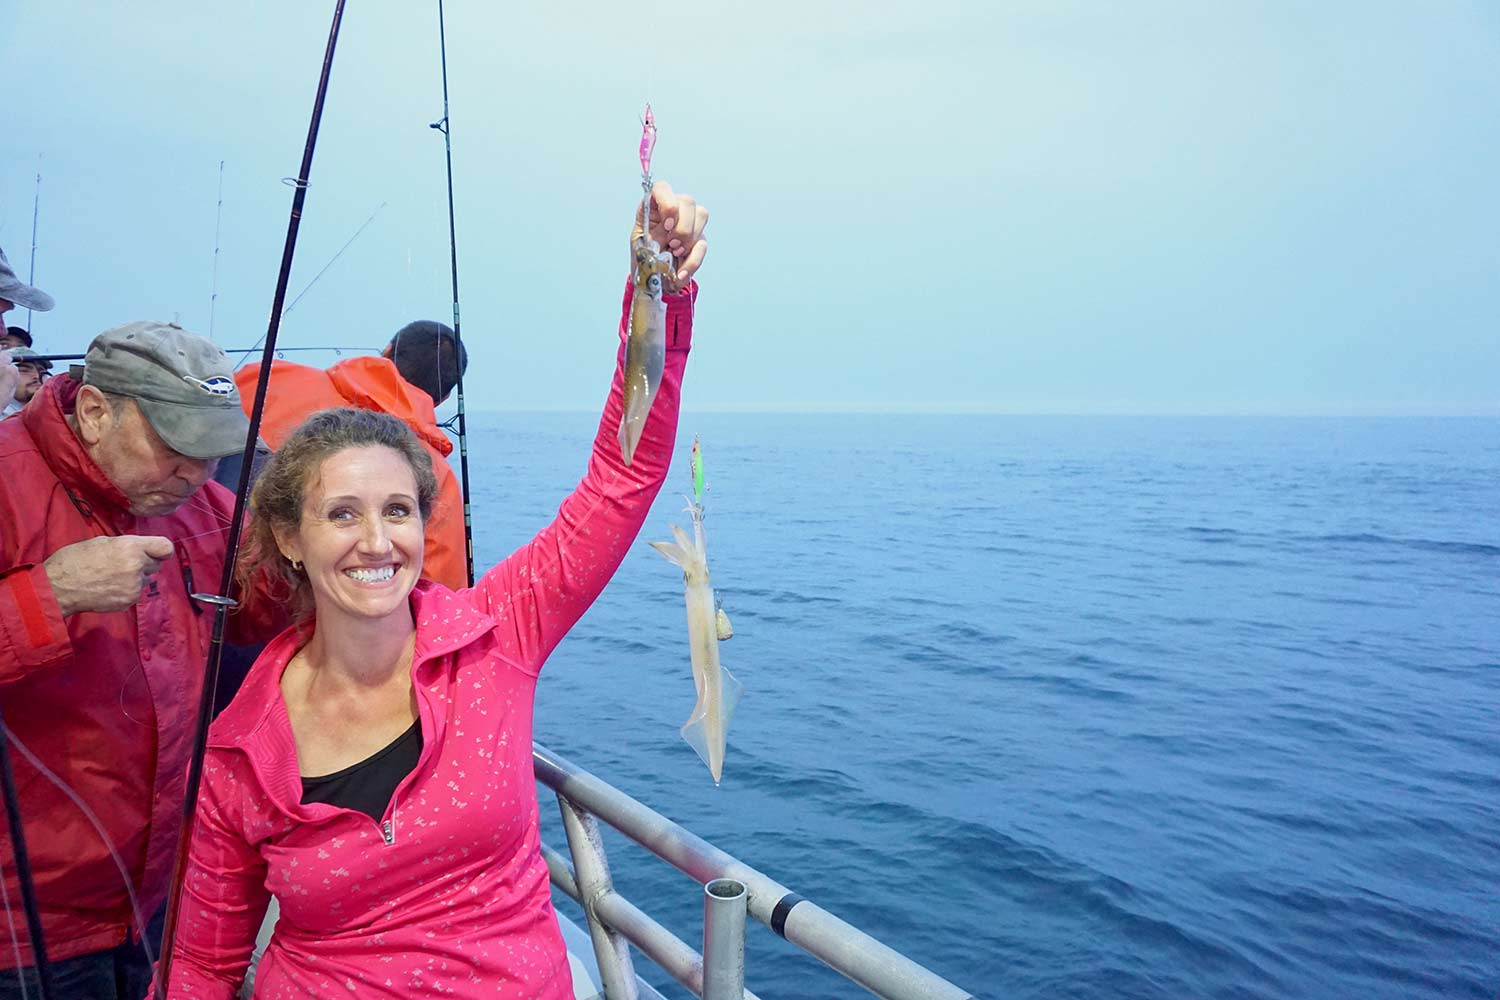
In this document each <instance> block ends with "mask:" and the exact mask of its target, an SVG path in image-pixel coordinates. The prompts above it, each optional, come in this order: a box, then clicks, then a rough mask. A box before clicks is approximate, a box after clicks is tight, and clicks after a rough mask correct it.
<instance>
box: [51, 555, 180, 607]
mask: <svg viewBox="0 0 1500 1000" xmlns="http://www.w3.org/2000/svg"><path fill="white" fill-rule="evenodd" d="M171 555H172V540H171V539H170V538H163V537H161V536H160V535H118V536H114V537H106V538H90V539H89V540H88V541H86V542H75V543H73V544H72V545H64V546H63V547H62V548H60V549H58V550H57V551H56V552H54V553H52V555H51V556H50V557H49V558H48V559H47V561H46V562H44V563H42V568H43V569H44V570H46V571H47V580H48V581H49V582H50V583H51V584H52V593H53V594H54V595H56V597H57V604H58V606H59V607H61V608H62V613H63V615H64V617H66V616H67V615H75V614H77V613H78V612H80V611H123V610H124V609H125V608H128V607H130V606H131V605H132V604H134V603H135V602H136V601H138V600H140V598H141V588H142V587H144V586H145V585H146V581H147V580H148V579H150V578H151V576H152V575H153V574H154V573H155V572H156V571H157V570H158V569H160V568H161V564H162V561H163V560H164V559H168V558H170V557H171Z"/></svg>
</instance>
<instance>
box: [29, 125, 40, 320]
mask: <svg viewBox="0 0 1500 1000" xmlns="http://www.w3.org/2000/svg"><path fill="white" fill-rule="evenodd" d="M41 209H42V154H41V153H38V154H36V196H35V197H34V198H32V200H31V266H30V267H28V268H27V270H26V284H28V285H35V284H36V219H37V215H38V213H40V212H41ZM26 329H27V330H30V329H31V307H30V306H27V307H26Z"/></svg>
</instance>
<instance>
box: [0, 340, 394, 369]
mask: <svg viewBox="0 0 1500 1000" xmlns="http://www.w3.org/2000/svg"><path fill="white" fill-rule="evenodd" d="M257 346H259V345H257ZM248 350H250V351H253V350H255V348H254V347H251V348H249V349H248ZM239 351H240V348H238V347H226V348H225V349H224V353H225V354H235V353H238V352H239ZM289 351H332V352H333V353H335V354H339V355H342V354H343V353H344V352H345V351H349V352H351V353H355V352H360V351H368V352H369V353H371V354H379V353H380V350H379V348H375V347H350V346H348V345H346V344H345V345H339V346H337V347H335V346H334V345H332V344H330V345H328V346H326V347H281V346H279V345H278V346H277V348H276V356H277V357H280V356H281V355H283V354H286V353H287V352H289ZM87 356H88V355H86V354H28V355H23V356H22V357H19V358H15V359H14V360H13V361H12V362H11V363H12V364H17V365H29V364H32V363H36V364H40V363H42V362H43V361H47V362H52V361H82V360H83V359H84V358H86V357H87Z"/></svg>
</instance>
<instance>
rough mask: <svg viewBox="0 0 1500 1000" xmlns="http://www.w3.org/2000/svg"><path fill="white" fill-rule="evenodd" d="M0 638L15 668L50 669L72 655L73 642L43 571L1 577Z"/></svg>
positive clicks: (20, 569) (20, 568)
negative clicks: (4, 640) (5, 645)
mask: <svg viewBox="0 0 1500 1000" xmlns="http://www.w3.org/2000/svg"><path fill="white" fill-rule="evenodd" d="M0 634H4V636H5V639H6V644H7V645H8V646H9V650H10V654H11V656H14V657H15V660H14V662H15V664H16V665H17V666H19V667H22V668H24V669H32V668H37V667H49V666H52V665H53V664H55V663H60V662H62V661H63V660H65V659H67V658H68V657H69V656H71V655H72V653H73V642H72V640H71V639H70V638H69V637H68V628H67V625H66V624H65V623H64V621H63V613H62V608H61V607H60V606H59V605H58V603H57V595H56V594H54V593H53V592H52V582H51V581H50V580H48V579H47V570H46V567H44V566H41V565H33V566H18V567H16V568H15V569H13V570H11V571H9V572H7V573H4V574H0Z"/></svg>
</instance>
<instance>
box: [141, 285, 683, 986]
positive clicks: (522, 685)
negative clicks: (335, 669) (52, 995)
mask: <svg viewBox="0 0 1500 1000" xmlns="http://www.w3.org/2000/svg"><path fill="white" fill-rule="evenodd" d="M626 303H627V310H628V303H629V296H628V295H627V297H626ZM668 303H669V304H668V308H667V331H668V349H667V359H666V370H665V373H664V377H663V380H662V386H661V392H660V394H659V395H658V396H657V397H656V401H655V404H654V405H653V407H652V412H651V417H650V419H649V420H648V421H647V423H646V427H645V433H644V435H643V436H642V438H641V443H640V446H639V449H638V450H637V451H636V453H635V456H634V462H633V464H632V465H631V467H630V468H626V467H625V465H624V464H623V463H622V461H621V459H620V445H619V442H618V440H617V438H616V432H617V430H618V428H619V426H620V416H621V413H622V406H621V387H622V385H623V377H622V372H623V367H622V366H621V365H619V364H617V366H616V369H615V379H614V386H613V388H612V390H611V392H610V396H609V401H608V403H607V404H606V406H605V409H604V417H603V420H602V421H601V423H600V425H599V431H598V434H597V435H596V437H595V439H594V450H593V456H592V458H591V460H590V461H589V465H588V471H587V473H586V474H585V476H584V479H583V482H582V483H580V484H579V486H578V488H577V489H576V490H574V491H573V493H572V495H570V496H569V497H568V498H567V499H566V500H564V501H563V504H562V507H561V508H560V509H559V511H558V514H557V518H556V519H555V520H554V521H553V522H552V523H551V524H550V525H548V526H547V527H546V528H544V529H542V531H541V533H540V534H538V535H537V536H536V537H535V538H534V539H532V540H531V541H530V542H528V543H527V544H526V545H524V546H522V547H521V548H520V549H518V550H516V552H514V553H513V554H511V555H510V556H509V557H508V558H507V559H505V561H504V562H502V563H500V564H499V565H498V566H496V567H495V568H494V569H491V570H490V571H489V572H488V573H486V574H485V575H484V577H483V578H482V579H481V580H480V581H479V584H478V586H476V587H475V588H474V589H473V590H464V591H460V592H458V593H454V592H452V591H450V590H448V589H447V588H446V587H442V586H439V585H436V584H431V583H420V584H418V586H417V589H416V590H415V591H413V593H412V596H411V604H412V612H413V616H414V618H415V620H416V633H417V634H416V645H415V652H414V653H413V657H412V667H411V672H412V682H413V685H414V687H415V691H416V700H417V713H418V717H419V720H420V725H421V727H422V753H421V757H420V759H419V760H418V762H417V765H416V768H415V769H414V770H413V771H412V772H411V774H409V775H408V776H407V777H406V778H405V779H403V780H402V782H401V784H400V785H399V786H398V787H397V789H396V792H395V795H394V796H393V798H392V801H391V803H390V805H389V806H387V808H386V812H385V815H384V817H383V818H382V820H381V821H380V822H378V823H377V822H376V821H374V820H372V819H371V818H370V817H369V816H368V815H367V814H365V813H362V812H356V811H354V810H352V809H343V808H339V807H336V806H331V805H327V804H324V803H313V804H309V805H303V804H302V803H301V800H302V779H301V776H300V775H299V773H298V767H297V752H296V746H295V742H294V739H293V736H292V728H291V723H290V722H289V721H288V718H287V711H286V702H285V701H284V700H283V699H282V697H281V675H282V672H283V671H284V670H285V669H286V665H287V663H288V661H289V660H290V659H291V658H292V656H293V655H294V654H295V653H296V652H297V650H298V649H299V648H301V646H302V645H303V644H304V643H305V642H306V640H307V635H308V632H307V631H306V630H305V629H292V630H289V631H287V632H285V633H283V634H282V635H281V637H280V638H278V639H277V640H276V641H274V642H273V643H271V645H269V646H267V647H266V649H265V651H264V652H263V653H262V654H261V656H260V658H259V659H258V660H257V661H256V663H255V666H254V667H253V668H251V671H250V675H249V677H248V678H246V680H245V683H244V686H243V687H241V688H240V692H239V694H238V695H236V696H235V699H234V701H233V703H231V704H230V706H229V708H228V709H226V710H225V712H224V714H223V715H221V716H220V717H219V719H218V720H217V721H216V722H215V723H214V726H213V729H212V731H211V732H210V734H209V751H208V756H207V758H206V759H205V762H204V771H203V791H202V795H201V796H200V798H199V801H198V820H197V824H196V826H195V832H194V835H193V843H192V853H191V856H190V860H189V865H188V874H187V882H186V884H185V887H184V891H185V892H186V893H187V896H186V897H185V898H184V899H183V903H182V910H181V914H182V924H181V926H180V927H179V929H178V933H177V947H176V949H175V951H174V963H173V972H172V983H171V992H170V996H171V997H172V998H174V1000H188V998H191V1000H228V998H230V997H232V996H234V995H235V991H236V990H237V989H238V987H239V983H240V981H241V979H242V978H243V977H244V973H245V967H246V964H247V962H248V961H249V958H250V952H251V947H252V945H253V944H254V942H255V936H256V931H257V930H258V928H259V927H260V923H261V920H262V917H263V916H264V914H265V911H266V905H267V902H268V900H269V898H270V897H271V896H272V895H274V896H275V897H276V898H277V900H278V901H279V903H280V905H281V916H280V919H279V921H278V922H277V924H276V930H275V934H274V935H273V937H272V938H271V942H270V945H269V946H268V947H267V949H266V952H265V955H264V957H263V958H262V959H261V962H260V965H259V967H258V968H257V970H256V977H255V996H256V997H258V998H262V1000H305V998H308V997H335V996H337V997H344V996H358V997H367V998H376V1000H379V998H387V1000H396V998H400V1000H406V998H409V997H418V996H444V997H454V998H458V1000H466V998H484V1000H495V998H511V1000H521V998H525V1000H564V998H571V997H572V996H573V990H572V987H571V983H570V976H569V972H568V958H567V953H566V950H565V949H564V947H563V941H562V936H561V934H560V933H559V932H558V927H557V919H556V916H555V914H554V913H553V911H552V903H551V895H550V889H549V883H548V877H547V865H546V863H545V862H544V861H543V860H542V856H541V850H540V839H539V834H538V829H537V819H538V814H537V797H536V782H535V779H534V777H533V774H532V766H531V732H532V707H533V698H534V694H535V691H536V681H537V675H538V673H539V672H540V670H541V668H542V664H543V662H544V661H545V660H546V659H547V656H548V655H549V654H550V653H551V652H552V649H553V647H555V646H556V645H557V643H558V642H559V641H560V640H561V639H562V637H563V635H564V634H565V633H566V632H567V631H568V629H570V628H571V627H572V626H573V623H574V622H576V621H577V620H578V619H579V617H580V616H581V615H582V614H583V613H584V611H586V610H587V609H588V607H589V605H590V604H592V603H593V601H594V598H595V597H597V596H598V595H599V592H600V591H601V590H603V589H604V586H605V584H606V583H608V582H609V579H610V577H611V576H612V575H613V574H614V571H615V568H616V567H617V566H619V564H620V560H621V559H622V558H624V556H625V553H626V551H627V550H628V549H629V547H630V546H631V545H632V544H633V543H634V541H635V538H636V535H637V534H638V533H639V532H640V529H641V525H642V523H643V522H644V521H645V518H646V514H647V511H648V510H649V509H650V507H651V501H652V499H653V498H654V497H655V496H656V494H657V492H658V491H659V490H660V489H661V485H662V483H663V481H664V480H665V478H666V475H667V466H668V464H669V462H670V461H671V457H672V445H673V440H674V438H675V437H676V430H677V408H678V401H679V397H680V388H681V382H682V372H683V367H684V366H685V364H686V362H687V352H688V346H689V341H690V339H691V331H692V325H691V324H692V309H691V302H690V301H689V299H688V296H687V295H683V296H674V297H672V298H669V300H668ZM627 315H628V312H627ZM621 328H622V329H621V332H622V335H623V332H624V323H623V322H622V324H621ZM623 355H624V352H623V350H622V351H621V352H620V358H621V360H622V361H623Z"/></svg>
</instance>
